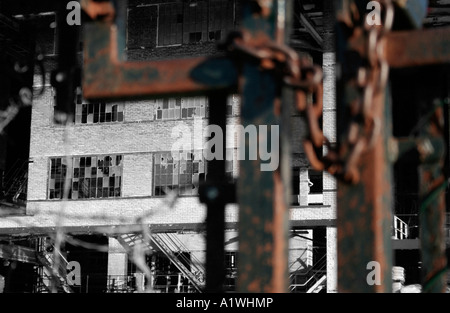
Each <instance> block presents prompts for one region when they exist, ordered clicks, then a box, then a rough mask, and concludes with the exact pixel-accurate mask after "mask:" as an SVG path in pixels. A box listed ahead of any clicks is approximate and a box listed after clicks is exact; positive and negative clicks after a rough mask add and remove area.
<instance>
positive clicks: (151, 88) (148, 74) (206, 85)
mask: <svg viewBox="0 0 450 313" xmlns="http://www.w3.org/2000/svg"><path fill="white" fill-rule="evenodd" d="M85 34H86V35H85V51H84V68H83V93H84V97H85V98H86V99H111V98H114V99H128V98H136V97H139V98H148V97H163V96H169V95H170V96H174V95H194V94H205V93H206V92H208V91H213V90H218V89H229V88H233V87H234V86H236V85H237V79H238V72H237V69H236V68H235V66H234V62H233V61H232V60H231V59H229V58H225V57H213V58H207V57H199V58H189V59H188V58H185V59H175V60H159V61H142V62H138V61H136V62H126V61H121V60H120V58H119V49H118V47H117V45H118V41H117V27H116V26H115V25H111V24H108V23H100V22H95V23H89V24H87V25H86V31H85ZM137 95H138V96H137Z"/></svg>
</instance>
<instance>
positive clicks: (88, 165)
mask: <svg viewBox="0 0 450 313" xmlns="http://www.w3.org/2000/svg"><path fill="white" fill-rule="evenodd" d="M122 160H123V156H122V155H114V156H83V157H68V158H52V159H50V163H51V166H50V179H49V191H48V198H49V199H63V198H64V187H65V184H66V183H67V184H69V185H68V195H67V198H68V199H73V200H76V199H88V198H115V197H120V196H121V186H122Z"/></svg>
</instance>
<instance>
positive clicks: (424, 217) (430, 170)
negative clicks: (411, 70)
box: [419, 106, 448, 293]
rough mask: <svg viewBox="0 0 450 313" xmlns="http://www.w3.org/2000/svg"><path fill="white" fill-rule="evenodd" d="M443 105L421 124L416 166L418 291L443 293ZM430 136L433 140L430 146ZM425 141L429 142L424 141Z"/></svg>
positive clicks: (445, 258) (444, 279)
mask: <svg viewBox="0 0 450 313" xmlns="http://www.w3.org/2000/svg"><path fill="white" fill-rule="evenodd" d="M444 124H445V123H444V108H443V106H438V107H436V108H434V112H433V115H432V117H431V118H430V120H429V122H428V123H427V125H426V126H425V127H424V128H423V131H422V135H423V136H425V137H424V138H425V139H424V140H423V141H422V144H421V145H420V147H423V149H420V150H425V151H419V152H421V155H422V156H423V160H422V162H423V163H424V164H422V165H421V166H420V167H419V177H420V183H419V186H420V187H419V193H420V198H421V203H420V211H419V222H420V246H421V256H422V291H423V292H426V293H436V292H441V293H445V291H446V288H447V275H446V270H447V257H446V255H445V210H446V205H445V189H446V188H447V185H448V182H447V178H446V177H445V175H444V172H443V167H444V162H445V155H446V148H445V140H444V131H445V130H444V129H445V128H444ZM430 140H433V141H434V142H433V143H434V144H432V149H431V150H428V149H426V147H428V146H430ZM426 143H429V144H428V145H427V144H426Z"/></svg>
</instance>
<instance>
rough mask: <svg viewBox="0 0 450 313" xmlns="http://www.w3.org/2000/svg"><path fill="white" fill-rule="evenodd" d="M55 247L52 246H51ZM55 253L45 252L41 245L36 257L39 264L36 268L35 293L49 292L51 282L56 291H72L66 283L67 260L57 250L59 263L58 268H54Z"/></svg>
mask: <svg viewBox="0 0 450 313" xmlns="http://www.w3.org/2000/svg"><path fill="white" fill-rule="evenodd" d="M52 248H53V249H55V247H54V246H52ZM54 257H55V255H54V253H53V252H47V251H46V250H45V248H44V247H43V246H42V245H41V247H40V251H39V252H38V253H37V258H38V260H39V263H40V264H41V266H40V267H39V268H38V279H37V285H36V293H51V292H52V283H53V284H55V285H56V291H57V292H58V293H73V290H72V288H71V287H70V286H69V284H68V283H67V279H66V273H67V264H68V262H67V260H66V258H65V257H64V256H63V255H62V254H61V252H58V258H59V264H58V268H54V264H55V259H54Z"/></svg>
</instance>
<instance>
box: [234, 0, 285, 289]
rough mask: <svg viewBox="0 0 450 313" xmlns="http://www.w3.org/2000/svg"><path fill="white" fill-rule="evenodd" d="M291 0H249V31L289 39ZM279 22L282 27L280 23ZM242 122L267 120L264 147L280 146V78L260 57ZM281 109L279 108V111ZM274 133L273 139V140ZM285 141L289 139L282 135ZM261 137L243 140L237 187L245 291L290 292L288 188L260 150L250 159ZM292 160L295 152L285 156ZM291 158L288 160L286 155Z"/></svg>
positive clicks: (245, 86) (247, 72)
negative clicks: (286, 31) (243, 154)
mask: <svg viewBox="0 0 450 313" xmlns="http://www.w3.org/2000/svg"><path fill="white" fill-rule="evenodd" d="M285 4H286V1H282V0H278V1H276V0H274V1H246V2H244V3H243V10H244V12H243V16H244V20H243V32H244V33H246V34H248V35H249V36H250V37H251V40H254V41H255V42H257V41H261V42H263V41H267V40H272V41H277V42H278V43H280V42H284V39H285V37H284V36H285V34H284V23H285V14H286V9H285ZM277 25H278V27H277ZM242 75H243V77H242V80H241V85H240V89H241V92H242V110H241V122H242V124H243V126H244V127H247V126H249V125H254V126H256V127H257V129H259V126H261V125H267V130H268V132H267V135H265V134H261V133H259V134H258V147H260V146H261V145H262V146H263V149H264V148H266V147H268V148H269V149H274V147H276V145H274V144H275V142H274V141H275V140H279V138H273V137H272V136H271V135H272V131H273V130H272V126H280V124H281V120H280V118H281V116H280V113H279V108H280V102H279V101H280V93H279V87H280V85H279V84H280V82H279V81H277V79H276V77H275V76H274V75H273V74H272V73H271V72H270V71H261V69H260V67H259V64H257V62H255V63H252V62H246V63H244V64H243V66H242ZM277 108H278V110H277ZM271 138H272V139H271ZM281 141H282V142H284V140H281ZM254 144H255V142H249V141H248V140H246V141H245V143H241V149H245V151H246V156H247V157H246V160H243V161H240V175H239V180H238V187H237V200H238V204H239V238H240V241H239V264H238V269H239V275H238V288H237V289H238V291H240V292H252V293H254V292H278V293H281V292H287V287H288V271H287V270H288V267H287V256H288V238H289V237H288V222H289V220H288V200H287V197H286V193H285V190H286V188H288V187H287V186H288V184H287V183H286V179H285V178H286V177H285V176H284V175H283V173H282V172H283V171H281V170H280V168H279V167H278V166H277V168H276V169H275V170H274V171H270V170H269V171H262V169H261V165H262V164H263V163H266V162H263V161H262V160H261V157H260V155H258V158H257V160H255V161H252V160H249V157H248V156H249V153H248V152H249V149H250V148H251V146H252V145H253V146H254ZM280 158H282V159H283V160H284V161H283V162H287V163H286V164H290V163H289V156H286V155H284V156H280ZM286 158H287V159H286Z"/></svg>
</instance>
